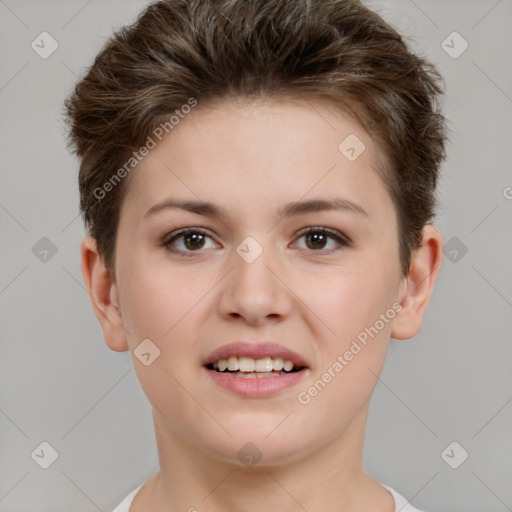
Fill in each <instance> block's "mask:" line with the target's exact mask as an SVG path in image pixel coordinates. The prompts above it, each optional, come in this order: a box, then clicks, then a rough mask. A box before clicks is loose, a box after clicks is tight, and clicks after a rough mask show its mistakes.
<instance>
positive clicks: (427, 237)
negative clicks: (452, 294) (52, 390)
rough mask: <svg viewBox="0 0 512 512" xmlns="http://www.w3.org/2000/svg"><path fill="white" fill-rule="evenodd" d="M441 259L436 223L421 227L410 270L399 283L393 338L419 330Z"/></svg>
mask: <svg viewBox="0 0 512 512" xmlns="http://www.w3.org/2000/svg"><path fill="white" fill-rule="evenodd" d="M442 260H443V237H442V235H441V232H440V231H439V229H437V228H436V227H435V226H431V225H427V226H425V227H424V228H423V236H422V241H421V245H420V247H418V248H417V249H416V250H415V251H414V252H413V254H412V256H411V265H410V267H409V272H408V274H407V276H406V277H404V278H403V281H402V284H401V286H400V292H399V298H398V300H399V302H400V303H401V305H402V310H401V311H400V312H399V314H398V315H397V316H396V317H395V319H394V320H393V329H392V331H391V337H392V338H395V339H398V340H407V339H409V338H412V337H413V336H415V335H416V334H418V332H419V331H420V329H421V324H422V320H423V315H424V313H425V311H426V309H427V306H428V303H429V301H430V297H431V296H432V292H433V291H434V284H435V281H436V278H437V275H438V273H439V270H440V268H441V263H442Z"/></svg>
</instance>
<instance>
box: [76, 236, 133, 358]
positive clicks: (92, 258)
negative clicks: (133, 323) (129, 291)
mask: <svg viewBox="0 0 512 512" xmlns="http://www.w3.org/2000/svg"><path fill="white" fill-rule="evenodd" d="M80 254H81V265H82V275H83V278H84V282H85V286H86V288H87V292H88V293H89V298H90V300H91V305H92V308H93V311H94V313H95V315H96V318H97V319H98V321H99V322H100V325H101V328H102V330H103V337H104V338H105V342H106V344H107V345H108V347H109V348H110V349H112V350H115V351H117V352H123V351H125V350H128V344H127V341H126V332H125V329H124V326H123V319H122V316H121V309H120V306H119V296H118V291H117V285H116V283H115V282H114V280H113V279H112V277H111V275H110V273H109V271H108V270H107V268H106V267H105V265H104V262H103V260H102V258H101V256H100V254H99V253H98V248H97V244H96V240H95V239H94V238H92V237H90V236H88V237H86V238H84V239H83V240H82V243H81V246H80Z"/></svg>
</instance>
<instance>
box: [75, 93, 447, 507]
mask: <svg viewBox="0 0 512 512" xmlns="http://www.w3.org/2000/svg"><path fill="white" fill-rule="evenodd" d="M349 134H356V135H357V137H358V138H359V139H360V140H361V141H362V142H363V143H364V144H365V146H366V149H365V151H364V152H363V153H362V154H361V155H360V156H359V157H358V158H357V159H356V160H355V161H353V162H351V161H349V160H348V159H347V158H346V157H345V156H344V155H343V154H342V153H341V152H340V151H338V145H339V144H340V142H341V141H343V139H345V137H346V136H347V135H349ZM378 151H379V148H378V147H377V146H376V145H375V143H374V141H372V139H371V138H370V137H369V136H368V135H367V134H366V133H365V132H364V131H363V130H362V129H361V128H360V127H359V126H358V125H357V124H355V123H354V121H353V120H351V119H350V118H348V117H346V116H343V115H341V114H339V113H336V114H335V113H334V111H333V108H332V107H331V106H329V105H328V104H326V103H324V102H323V101H322V100H321V99H311V98H310V99H308V101H307V102H306V101H303V100H298V99H297V100H293V99H290V100H289V101H285V100H283V99H280V100H278V101H277V100H270V99H266V100H261V99H260V100H253V101H251V102H249V101H245V102H243V101H240V100H236V101H235V100H234V99H232V100H223V101H221V102H218V103H216V104H212V105H209V106H208V107H207V108H206V107H202V108H201V106H198V107H197V108H196V109H194V110H193V111H192V112H191V113H190V114H189V115H188V116H187V117H186V118H185V119H184V120H182V121H181V122H180V124H179V125H178V126H176V127H175V128H174V129H173V131H172V132H171V133H170V134H169V135H168V136H167V137H166V138H164V140H163V141H162V142H161V143H159V144H158V145H157V146H156V148H154V149H152V150H151V151H150V153H149V155H148V156H146V157H145V158H144V159H143V160H142V161H141V163H140V164H139V165H138V167H137V168H136V169H135V170H134V171H132V172H133V175H132V176H131V178H132V180H133V181H132V182H131V183H130V187H129V190H128V194H127V196H126V198H125V201H124V203H123V205H122V209H121V217H120V224H119V231H118V240H117V247H116V259H115V261H116V275H115V279H114V276H111V275H110V274H109V272H108V271H107V270H106V268H105V266H104V263H103V258H102V257H101V256H100V255H99V254H98V251H97V248H96V244H95V241H94V240H93V239H92V238H90V237H86V238H85V239H84V240H83V242H82V245H81V258H82V272H83V276H84V280H85V284H86V286H87V289H88V291H89V294H90V297H91V303H92V306H93V309H94V311H95V313H96V315H97V317H98V320H99V322H100V324H101V326H102V329H103V333H104V338H105V341H106V343H107V345H108V346H109V347H110V348H111V349H112V350H116V351H125V350H130V352H131V354H132V359H133V365H134V368H135V370H136V372H137V376H138V379H139V381H140V383H141V386H142V389H143V390H144V392H145V394H146V395H147V397H148V399H149V401H150V402H151V404H152V407H153V417H154V423H155V431H156V437H157V443H158V450H159V457H160V466H161V467H160V472H159V473H158V474H156V475H155V476H154V477H153V478H152V479H151V480H149V481H148V482H147V483H146V484H145V485H144V486H143V488H142V489H141V490H140V491H139V493H138V494H137V496H136V497H135V499H134V501H133V504H132V506H131V508H130V510H131V511H132V512H138V511H143V510H153V511H164V510H165V511H169V510H184V511H185V510H191V511H192V510H194V509H193V508H192V507H195V508H196V509H197V510H199V511H201V512H203V511H208V512H220V511H224V512H225V511H230V510H237V511H244V512H253V511H257V510H266V509H270V508H272V509H275V510H281V511H284V512H288V511H290V512H291V511H297V510H303V508H302V507H304V508H305V509H306V510H324V511H331V510H332V511H334V510H336V511H344V512H364V511H375V510H379V511H382V512H392V511H394V508H395V506H394V500H393V498H392V496H391V495H390V494H389V493H388V492H387V491H386V490H385V489H384V488H383V487H381V486H380V485H379V484H378V483H377V482H375V481H374V480H373V479H372V478H371V477H370V476H369V475H367V474H366V473H365V472H364V470H363V468H362V451H363V438H364V430H365V423H366V418H367V411H368V405H369V401H370V398H371V395H372V392H373V389H374V387H375V384H376V382H377V375H378V374H379V373H380V371H381V368H382V366H383V363H384V360H385V355H386V350H387V347H388V344H389V340H390V337H393V338H396V339H408V338H411V337H413V336H414V335H416V334H417V333H418V331H419V330H420V328H421V323H422V318H423V314H424V312H425V310H426V308H427V305H428V302H429V300H430V297H431V294H432V291H433V288H434V284H435V280H436V277H437V275H438V272H439V268H440V265H441V260H442V236H441V233H440V231H439V230H438V229H437V228H435V227H434V226H431V225H428V226H425V228H424V230H423V240H422V244H421V247H419V248H418V249H417V250H416V251H415V252H414V253H413V255H412V262H411V266H410V269H409V273H408V274H407V276H403V275H402V274H401V272H400V266H399V253H398V224H397V217H396V212H395V209H394V205H393V202H392V200H391V198H390V196H389V194H388V192H387V190H386V189H385V187H384V185H383V183H382V182H381V180H380V179H379V176H378V174H377V172H376V171H375V169H376V166H377V165H379V163H378V161H377V158H376V156H377V155H378ZM333 197H339V198H345V199H348V200H350V201H352V202H354V203H357V204H358V205H360V206H361V207H362V208H364V210H365V211H366V212H367V217H366V216H365V215H358V214H355V213H353V212H349V211H320V212H309V213H306V214H303V215H300V216H296V217H290V218H282V219H279V217H278V215H277V211H278V209H279V208H281V207H282V206H284V204H286V203H288V202H292V201H299V200H310V199H329V198H333ZM167 198H173V199H189V200H198V199H201V200H203V201H209V202H213V203H215V204H217V205H219V206H221V207H223V208H224V209H225V210H226V218H223V219H220V218H219V217H216V216H209V217H208V216H204V215H200V214H197V213H191V212H186V211H183V210H178V209H167V210H163V211H161V212H159V213H156V214H154V215H150V216H148V217H147V218H144V214H145V213H146V211H147V210H148V209H149V208H150V207H151V206H153V205H155V204H156V203H158V202H160V201H162V200H164V199H167ZM315 226H323V227H327V228H330V229H331V230H335V231H337V232H339V233H340V234H341V235H343V236H345V237H348V238H349V240H350V243H349V245H348V246H342V245H340V244H338V243H337V242H336V241H335V240H334V239H331V238H327V239H325V242H322V241H320V242H318V239H313V240H311V239H310V238H308V236H303V235H302V234H301V233H300V232H301V231H302V230H304V228H310V227H315ZM186 227H199V228H203V229H204V230H206V231H207V233H208V237H206V238H205V239H204V242H203V245H201V243H199V246H197V245H195V246H194V245H193V243H192V244H191V243H190V238H188V239H186V238H185V239H184V238H183V237H182V238H180V239H177V240H175V241H174V243H173V245H172V244H171V245H169V246H168V247H167V248H166V247H164V246H162V242H163V241H164V239H166V238H167V239H169V236H168V235H169V234H171V233H173V232H175V231H177V230H178V229H181V228H186ZM247 236H251V237H253V238H254V239H255V240H257V242H258V243H259V244H260V246H261V247H262V248H263V252H262V254H261V255H260V256H259V257H258V258H257V259H256V260H255V261H254V262H252V263H247V262H246V261H244V259H242V258H241V257H240V256H239V255H238V254H237V252H236V248H237V246H238V245H239V244H240V243H241V242H242V241H243V240H244V239H245V238H246V237H247ZM187 240H188V242H187ZM196 244H197V242H196ZM315 244H316V245H315ZM322 244H323V245H322ZM172 246H174V249H175V250H176V251H181V252H182V253H183V252H186V251H188V254H190V257H180V256H179V254H178V253H177V252H174V253H173V252H171V251H170V250H169V249H170V248H171V247H172ZM393 304H400V305H401V311H400V312H399V313H398V314H396V316H394V318H393V319H392V320H391V321H389V322H388V323H386V324H385V326H384V328H382V329H381V330H380V331H379V333H378V335H376V336H375V337H374V338H373V339H371V338H370V341H369V342H368V344H367V346H365V347H364V348H363V349H362V350H361V351H360V352H359V353H358V354H357V355H355V356H354V357H353V359H352V360H351V361H349V363H348V364H347V365H346V366H345V367H344V368H343V370H342V371H341V372H339V373H337V374H336V377H335V378H333V379H332V380H331V381H330V382H329V383H328V384H327V385H326V386H325V388H324V389H323V390H322V391H321V392H319V393H318V394H317V395H316V396H314V397H313V398H311V401H310V402H309V403H308V404H306V405H303V404H301V403H299V401H298V399H297V395H298V393H299V392H301V391H305V390H307V389H308V388H309V387H310V386H311V385H312V384H313V383H314V382H315V381H317V380H318V379H319V378H321V376H322V374H323V373H324V372H325V371H326V370H327V369H328V368H329V367H332V365H333V363H334V362H335V361H336V360H337V357H338V356H339V355H343V354H344V353H345V352H346V351H347V350H348V349H349V347H350V345H351V342H352V341H353V340H354V339H355V338H356V336H357V335H358V334H359V333H361V332H362V331H364V329H365V328H366V327H369V326H373V325H374V324H375V322H376V320H378V319H379V316H380V315H381V314H383V313H385V312H386V311H388V310H390V308H391V307H392V305H393ZM144 339H150V340H151V341H152V342H153V343H154V344H155V345H156V346H157V347H158V348H159V349H160V356H159V357H158V358H157V359H156V360H155V361H154V362H153V363H152V364H151V365H149V366H145V365H143V364H142V363H141V362H140V361H139V360H138V359H137V358H136V357H135V356H134V354H133V351H134V350H135V349H136V347H137V346H138V345H139V344H140V343H141V341H142V340H144ZM235 340H249V341H255V342H258V341H263V340H274V341H277V342H278V343H280V344H282V345H284V346H285V347H287V348H290V349H292V350H294V351H295V352H297V353H299V354H300V355H302V356H303V357H304V358H305V359H306V360H307V361H308V366H309V369H308V371H307V374H306V375H305V376H304V377H303V378H302V380H301V381H300V383H299V384H297V385H295V386H293V387H291V388H288V389H286V390H284V391H281V392H280V393H279V394H278V395H276V396H273V397H269V398H247V397H245V398H244V397H240V396H238V395H235V394H233V393H230V392H229V391H227V390H225V389H223V388H220V387H219V386H217V385H216V384H215V383H213V381H212V379H211V378H210V377H208V375H206V374H205V372H204V370H203V368H202V360H203V358H204V357H205V356H207V355H208V354H209V353H210V352H212V351H213V350H214V349H216V348H218V347H220V346H222V345H224V344H226V343H230V342H232V341H235ZM247 442H251V443H253V444H254V445H255V446H256V447H257V449H258V450H259V452H261V454H262V458H261V459H260V460H259V461H258V462H257V463H256V464H255V465H254V466H252V467H246V466H245V465H244V464H243V463H242V462H241V461H240V460H239V459H238V457H237V452H238V451H239V450H240V449H241V448H242V447H243V446H244V445H245V444H246V443H247ZM299 504H300V505H299Z"/></svg>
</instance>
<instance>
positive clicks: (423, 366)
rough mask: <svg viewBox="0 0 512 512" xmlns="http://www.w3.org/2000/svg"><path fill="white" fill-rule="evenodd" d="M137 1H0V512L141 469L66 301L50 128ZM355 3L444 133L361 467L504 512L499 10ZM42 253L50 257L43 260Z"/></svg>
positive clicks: (508, 97) (127, 382) (109, 383)
mask: <svg viewBox="0 0 512 512" xmlns="http://www.w3.org/2000/svg"><path fill="white" fill-rule="evenodd" d="M145 3H146V2H144V1H141V0H137V1H135V0H130V1H126V0H123V1H121V0H115V1H113V0H111V1H103V2H100V1H99V0H92V1H91V0H90V1H88V2H87V1H83V0H80V1H63V0H60V1H56V0H54V1H49V0H47V1H40V0H38V1H35V0H34V1H28V0H17V1H15V0H5V1H4V0H0V44H1V46H0V48H1V67H0V108H1V112H2V115H1V119H0V123H1V131H0V133H1V134H2V136H1V138H0V151H1V163H2V167H1V171H2V176H1V179H2V186H1V191H0V225H1V234H2V244H1V257H2V264H1V267H0V304H1V319H0V329H1V345H0V350H1V353H0V450H1V456H0V511H2V512H4V511H5V512H6V511H9V512H14V511H30V512H36V511H52V512H60V511H67V512H69V511H73V510H80V511H95V510H103V511H109V510H111V509H112V508H113V507H114V506H115V505H116V504H117V503H118V502H119V501H120V500H121V499H122V498H123V497H124V496H125V495H126V494H127V493H128V492H129V491H131V490H132V489H133V488H134V487H136V486H137V485H139V484H140V483H142V482H143V481H145V480H146V479H148V478H149V477H150V476H151V475H152V474H153V473H154V472H155V471H156V470H157V467H158V461H157V451H156V447H155V442H154V435H153V429H152V422H151V416H150V407H149V405H148V403H147V401H146V399H145V397H144V395H143V393H142V391H141V390H140V387H139V385H138V382H137V380H136V378H135V375H134V372H133V370H132V367H131V362H130V359H129V356H128V354H127V353H122V354H119V353H115V352H111V351H110V350H109V349H108V348H107V347H106V346H105V344H104V341H103V336H102V332H101V330H100V327H99V324H98V322H97V320H96V318H95V316H94V314H93V312H92V309H91V306H90V303H89V297H88V295H87V293H86V291H85V288H84V286H83V280H82V275H81V270H80V261H79V244H80V241H81V239H82V237H83V236H84V229H83V226H82V222H81V219H80V217H78V187H77V171H78V163H77V161H76V160H75V159H74V158H73V157H72V156H70V155H69V154H68V152H67V150H66V148H65V144H64V139H63V134H64V124H63V121H62V115H61V114H62V102H63V100H64V98H65V97H66V96H67V95H68V94H69V92H70V91H71V88H72V87H73V85H74V83H75V82H76V80H77V78H78V76H79V75H80V74H81V73H82V72H83V70H84V68H85V67H86V66H88V65H90V64H91V62H92V59H93V57H94V55H95V54H96V53H97V51H98V50H99V49H100V48H101V46H102V45H103V43H104V41H105V38H106V37H108V36H109V35H110V34H111V31H112V29H113V28H114V27H117V26H119V25H121V24H124V23H126V22H128V21H130V20H132V19H133V17H134V16H135V15H136V13H137V12H138V11H139V10H140V9H141V8H142V7H143V6H144V5H145ZM368 3H369V4H370V2H368ZM370 5H371V6H372V7H374V8H375V9H376V10H377V11H378V12H380V13H381V14H382V15H383V16H384V17H385V18H386V19H387V20H388V21H389V22H391V23H392V24H393V25H395V26H396V27H397V28H398V29H399V30H400V31H401V32H402V33H404V34H405V35H406V36H408V37H410V38H412V39H413V41H412V45H413V48H415V49H416V50H418V51H421V52H423V53H424V54H425V55H427V56H428V57H429V58H430V59H431V60H432V61H433V62H434V63H436V64H437V65H438V67H439V69H440V71H441V72H442V74H443V75H444V76H445V78H446V83H447V95H446V98H445V100H444V110H445V114H446V116H447V117H448V119H449V123H450V129H451V130H452V133H451V143H450V146H449V148H448V150H449V158H448V161H447V162H446V163H445V164H444V166H443V169H442V171H443V178H442V180H441V183H440V189H439V198H440V202H441V205H442V207H441V209H440V210H439V214H438V217H437V225H438V226H439V227H440V228H441V230H442V232H443V235H444V238H445V244H449V245H448V246H446V245H445V261H444V265H443V268H442V270H441V273H440V276H439V279H438V282H437V287H436V289H435V292H434V296H433V298H432V301H431V304H430V307H429V309H428V311H427V313H426V318H425V321H424V324H423V329H422V331H421V333H420V334H419V335H418V336H416V337H415V339H414V340H410V341H393V342H392V346H391V348H390V351H389V354H388V359H387V362H386V365H385V368H384V371H383V373H382V375H381V379H380V381H379V383H378V385H377V388H376V391H375V394H374V397H373V401H372V406H371V409H370V417H369V422H368V429H367V441H366V448H365V457H364V459H365V467H366V470H367V471H368V472H369V473H370V474H372V475H373V476H374V477H375V478H376V479H378V480H380V481H381V482H383V483H386V484H388V485H391V486H392V487H394V488H395V489H397V490H398V491H399V492H401V493H402V494H404V495H405V496H406V497H407V498H408V499H410V500H411V501H412V503H413V504H414V505H415V506H417V507H418V508H420V509H425V510H429V511H431V512H436V511H439V512H442V511H444V512H448V511H450V512H453V511H455V510H457V511H462V510H464V511H468V512H477V511H486V512H501V511H506V510H512V486H511V485H510V484H511V482H512V462H511V460H512V435H511V433H512V403H511V402H512V368H511V360H512V358H511V346H512V344H511V342H510V341H511V330H512V329H511V321H510V319H511V317H512V315H511V313H512V272H511V271H510V270H511V261H512V258H511V255H512V237H511V233H512V229H511V228H512V226H511V224H512V222H511V220H512V199H510V198H511V197H512V188H507V187H512V173H511V163H512V154H511V142H512V137H511V136H512V122H511V119H512V116H511V114H512V69H511V64H510V62H511V59H510V56H511V49H512V35H511V33H512V32H511V30H510V27H511V26H512V1H511V0H500V1H496V0H490V1H487V0H479V1H467V0H466V1H462V0H459V1H455V0H452V1H439V0H438V1H429V2H427V1H420V0H415V1H412V0H393V1H384V2H378V1H376V2H372V3H371V4H370ZM43 31H47V32H49V33H50V34H51V35H52V37H53V38H54V39H55V40H56V41H57V42H58V44H59V46H58V49H57V50H56V51H55V52H54V53H53V54H52V55H51V56H50V57H48V58H47V59H43V58H41V57H40V56H39V55H38V54H37V53H36V52H35V51H34V50H33V49H32V48H31V42H32V41H33V40H34V39H36V37H37V36H38V35H39V34H40V33H41V32H43ZM453 31H457V32H458V33H459V34H461V36H462V37H463V38H464V39H465V40H466V41H467V42H468V43H469V48H468V49H467V50H466V51H465V52H464V53H463V54H462V55H460V56H459V57H458V58H452V57H451V56H450V55H448V53H446V51H445V50H444V49H443V48H442V46H441V43H442V41H444V40H445V39H446V38H447V36H448V35H449V34H451V33H452V32H453ZM448 43H449V44H450V46H453V48H452V50H451V51H452V53H453V52H454V51H457V50H460V49H461V40H460V39H455V40H453V43H452V42H451V40H450V39H448ZM47 48H48V46H47ZM43 237H47V238H48V239H49V240H51V242H52V243H53V244H54V245H55V247H56V249H57V252H56V253H55V254H53V255H52V252H49V253H48V254H47V255H46V261H42V260H41V258H43V260H44V258H45V257H44V253H41V252H40V251H41V250H42V249H41V247H42V248H43V249H44V247H45V244H48V242H47V241H42V242H41V241H40V240H41V238H43ZM452 239H453V240H452ZM38 243H39V245H36V244H38ZM41 244H42V245H41ZM34 246H35V249H33V248H34ZM464 247H466V248H467V253H465V254H463V249H464ZM454 251H456V252H454ZM451 260H453V261H451ZM42 441H46V442H48V443H50V445H52V446H53V447H54V448H55V450H57V452H58V454H59V456H58V458H57V460H56V461H55V462H54V463H53V464H52V465H51V466H50V467H49V468H48V469H42V468H41V467H40V466H39V465H38V464H36V462H35V460H34V459H33V458H32V457H31V453H32V452H33V451H34V450H35V449H36V448H37V447H38V446H39V445H40V443H41V442H42ZM453 441H456V442H457V443H459V445H460V446H461V447H462V448H460V447H458V446H456V447H455V449H454V450H453V451H451V450H448V452H447V453H448V459H447V460H450V462H451V463H452V465H456V464H458V463H460V460H461V454H462V453H463V452H462V450H463V449H464V450H466V451H467V452H468V453H469V457H468V459H467V460H466V461H465V462H464V463H463V464H461V465H460V466H459V467H458V468H457V469H452V468H451V467H450V466H449V465H448V464H447V463H446V462H445V460H443V458H442V456H441V454H442V453H443V451H444V450H445V448H446V447H447V446H448V445H449V444H450V443H452V442H453ZM36 453H37V451H36ZM46 453H48V451H47V452H46ZM445 453H446V452H445ZM45 456H46V455H45ZM35 458H36V459H37V457H35ZM445 458H446V455H445Z"/></svg>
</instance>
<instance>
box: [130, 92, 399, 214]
mask: <svg viewBox="0 0 512 512" xmlns="http://www.w3.org/2000/svg"><path fill="white" fill-rule="evenodd" d="M153 138H155V137H154V136H153ZM155 142H156V143H157V144H156V146H155V147H154V148H153V149H151V151H150V152H149V154H148V155H147V156H146V157H144V158H143V159H142V161H141V162H140V163H139V164H138V165H137V167H136V169H135V170H134V171H133V175H132V176H131V184H130V187H129V191H128V194H127V197H126V202H128V203H132V206H133V202H134V201H133V200H135V203H136V204H135V206H136V207H137V208H138V209H139V210H142V209H145V210H144V212H145V211H146V210H147V208H150V207H151V206H152V205H153V204H154V203H156V202H158V201H160V200H162V199H165V198H166V197H168V196H171V197H172V196H180V197H186V198H191V199H199V198H200V199H208V200H210V201H213V200H215V199H218V200H219V201H221V202H222V201H224V202H225V201H234V200H235V199H237V198H238V200H239V201H240V200H242V201H243V200H245V201H246V202H247V205H249V203H251V202H252V203H253V204H252V206H253V207H254V206H255V205H257V206H264V205H265V204H269V203H270V201H271V200H272V199H274V198H282V200H283V202H288V201H294V200H298V199H299V198H301V197H303V196H305V195H310V196H314V195H315V194H316V195H318V194H319V193H320V194H323V195H325V194H328V195H332V194H333V193H334V191H338V190H340V191H345V192H346V193H348V194H349V195H353V196H356V197H357V198H358V199H359V200H360V201H363V202H365V201H366V202H370V203H371V202H372V201H375V199H376V194H377V195H379V194H380V195H382V194H383V193H384V192H385V190H384V186H383V183H382V182H381V181H380V178H379V172H378V169H380V168H381V167H379V166H382V163H381V161H380V160H381V158H379V157H380V155H381V154H382V152H381V151H380V150H379V147H378V145H377V143H376V142H375V141H374V140H372V139H371V138H370V137H369V136H368V134H366V132H364V131H363V130H362V129H361V127H360V126H359V125H358V124H357V123H356V122H355V121H353V120H352V119H351V118H350V117H349V116H347V115H344V114H343V113H342V112H341V111H340V110H337V109H336V110H335V109H334V108H333V106H332V105H331V104H329V103H327V102H325V101H321V100H318V99H311V98H308V99H300V98H299V99H297V98H291V99H288V98H287V99H279V100H276V99H268V98H266V99H261V100H246V99H237V100H222V101H217V102H215V103H211V104H208V105H206V106H202V105H199V106H197V107H195V109H194V110H192V112H190V113H189V114H188V115H186V116H184V117H183V118H182V119H181V120H180V121H179V123H178V124H175V125H173V128H172V129H169V133H168V134H167V135H165V136H164V137H163V138H162V141H158V139H156V140H155ZM212 194H216V195H217V196H220V197H217V198H216V197H213V196H212ZM135 195H136V197H135ZM130 196H132V197H130ZM388 200H389V198H388ZM369 208H370V209H371V208H372V206H369ZM374 209H375V208H374ZM377 210H378V208H377ZM374 213H378V212H377V211H375V212H374Z"/></svg>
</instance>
